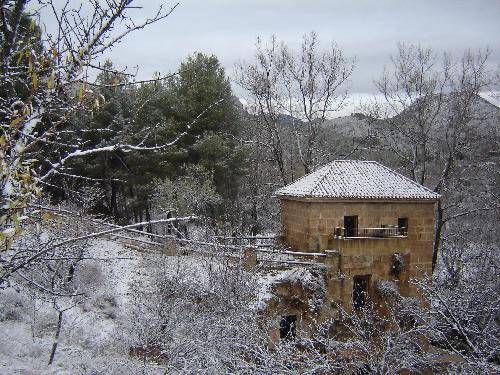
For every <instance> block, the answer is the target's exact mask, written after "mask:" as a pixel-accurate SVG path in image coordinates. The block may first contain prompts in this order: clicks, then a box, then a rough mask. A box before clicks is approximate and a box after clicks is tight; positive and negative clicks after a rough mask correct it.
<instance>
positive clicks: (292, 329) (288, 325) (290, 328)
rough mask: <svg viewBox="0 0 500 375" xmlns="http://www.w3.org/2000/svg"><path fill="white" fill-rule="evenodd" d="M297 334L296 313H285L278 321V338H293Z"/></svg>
mask: <svg viewBox="0 0 500 375" xmlns="http://www.w3.org/2000/svg"><path fill="white" fill-rule="evenodd" d="M296 335H297V315H285V316H283V317H282V318H281V322H280V338H281V339H294V338H295V337H296Z"/></svg>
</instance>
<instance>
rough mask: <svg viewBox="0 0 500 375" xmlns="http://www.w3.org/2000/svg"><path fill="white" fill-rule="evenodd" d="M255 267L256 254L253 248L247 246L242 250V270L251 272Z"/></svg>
mask: <svg viewBox="0 0 500 375" xmlns="http://www.w3.org/2000/svg"><path fill="white" fill-rule="evenodd" d="M255 267H257V252H256V251H255V247H253V246H247V247H245V249H244V250H243V269H244V270H245V271H247V272H251V271H252V270H253V269H254V268H255Z"/></svg>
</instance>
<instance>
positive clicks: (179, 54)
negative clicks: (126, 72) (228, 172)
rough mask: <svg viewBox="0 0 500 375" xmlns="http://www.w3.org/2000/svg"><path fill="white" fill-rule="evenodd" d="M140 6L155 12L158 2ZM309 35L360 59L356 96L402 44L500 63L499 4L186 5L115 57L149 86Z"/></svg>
mask: <svg viewBox="0 0 500 375" xmlns="http://www.w3.org/2000/svg"><path fill="white" fill-rule="evenodd" d="M138 3H139V4H141V5H143V6H144V9H145V10H152V9H154V7H155V4H157V3H159V1H156V0H148V1H138ZM172 4H173V3H167V5H172ZM140 12H142V11H140ZM311 30H314V31H316V32H317V33H318V35H319V38H320V40H321V42H322V43H325V44H327V43H329V42H331V41H332V40H334V41H336V43H337V44H338V45H339V46H341V47H342V48H343V49H344V51H345V53H346V54H347V55H348V56H355V57H356V58H357V67H356V70H355V72H354V73H353V77H352V82H351V92H356V93H366V92H373V91H374V87H373V79H374V78H376V77H378V76H379V75H380V73H381V72H382V69H383V66H384V64H387V63H388V61H389V56H390V54H391V53H393V52H394V51H395V48H396V43H397V42H398V41H403V42H416V43H421V44H422V45H424V46H429V47H432V48H434V49H435V50H436V51H439V52H442V51H450V52H452V53H453V54H454V55H455V56H460V55H461V54H462V53H463V51H464V49H466V48H474V49H477V48H486V47H489V48H490V49H491V50H492V51H493V55H492V59H491V64H492V66H494V67H498V64H499V61H500V0H473V1H472V0H467V1H462V0H434V1H427V0H418V1H416V0H413V1H405V0H393V1H389V0H376V1H375V0H351V1H348V0H345V1H341V0H325V1H313V0H309V1H298V0H289V1H284V0H283V1H278V0H267V1H261V0H253V1H250V0H248V1H242V0H239V1H238V0H233V1H230V0H181V3H180V5H179V6H178V8H177V9H176V10H175V11H174V13H172V15H171V16H170V17H169V18H167V19H165V20H163V21H161V22H160V23H158V24H156V25H153V26H151V27H150V28H148V29H146V30H144V31H139V32H137V33H135V34H133V35H131V36H130V37H129V38H128V39H127V40H126V41H125V42H123V43H122V44H121V45H120V46H118V47H117V48H115V50H114V51H113V52H112V54H111V57H112V60H113V61H114V62H115V63H116V64H117V65H119V66H124V65H127V66H129V67H131V66H136V65H138V66H139V67H140V72H139V75H140V77H141V78H144V77H147V76H149V75H151V74H152V73H153V72H155V71H159V72H161V73H166V72H168V71H174V70H175V69H176V67H177V66H178V65H179V63H180V62H181V61H182V60H184V59H185V58H186V56H188V55H189V54H190V53H193V52H194V51H201V52H204V53H210V54H215V55H217V56H218V57H219V59H220V61H221V63H222V65H223V66H224V67H225V68H226V70H227V72H228V74H229V75H232V74H233V67H234V63H235V62H236V61H238V60H251V59H252V58H253V54H254V51H255V41H256V38H257V36H261V37H263V38H268V37H270V36H271V35H272V34H275V35H276V36H277V37H278V39H280V40H284V41H285V42H286V43H287V44H289V45H291V46H297V45H298V44H299V43H300V41H301V37H302V35H304V34H305V33H308V32H310V31H311ZM236 91H237V94H240V95H241V94H242V93H241V90H238V89H236Z"/></svg>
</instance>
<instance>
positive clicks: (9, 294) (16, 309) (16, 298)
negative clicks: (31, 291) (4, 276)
mask: <svg viewBox="0 0 500 375" xmlns="http://www.w3.org/2000/svg"><path fill="white" fill-rule="evenodd" d="M29 305H30V301H29V300H28V297H27V296H26V295H25V294H23V293H21V292H19V291H17V290H15V289H13V288H9V289H5V290H0V322H3V321H6V320H14V321H15V320H21V319H22V318H23V316H24V315H25V314H26V312H27V310H28V309H29Z"/></svg>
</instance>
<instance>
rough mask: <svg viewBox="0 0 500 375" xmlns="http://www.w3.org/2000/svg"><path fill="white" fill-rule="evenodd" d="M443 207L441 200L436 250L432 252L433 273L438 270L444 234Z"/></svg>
mask: <svg viewBox="0 0 500 375" xmlns="http://www.w3.org/2000/svg"><path fill="white" fill-rule="evenodd" d="M443 212H444V210H443V206H442V203H441V200H439V201H438V204H437V213H436V232H435V233H434V248H433V251H432V272H434V268H436V264H437V258H438V252H439V246H441V236H442V233H443V226H444V220H443Z"/></svg>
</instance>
